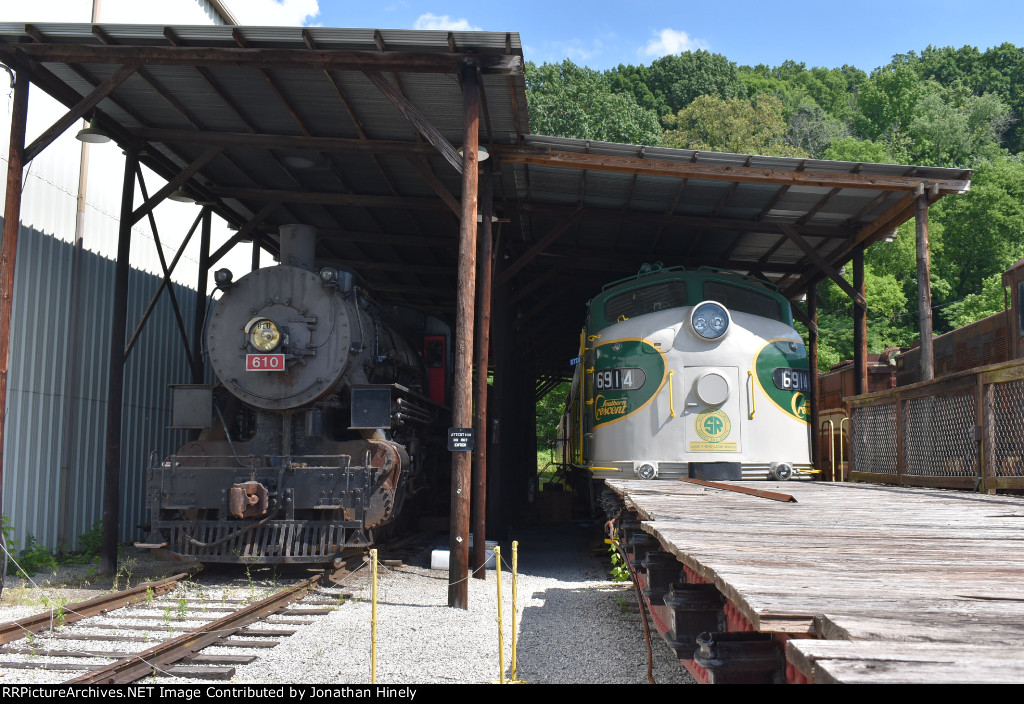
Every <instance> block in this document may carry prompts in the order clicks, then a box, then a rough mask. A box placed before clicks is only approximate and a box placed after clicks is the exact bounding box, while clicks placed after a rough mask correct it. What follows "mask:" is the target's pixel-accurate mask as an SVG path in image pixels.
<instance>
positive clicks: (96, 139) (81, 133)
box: [75, 117, 110, 144]
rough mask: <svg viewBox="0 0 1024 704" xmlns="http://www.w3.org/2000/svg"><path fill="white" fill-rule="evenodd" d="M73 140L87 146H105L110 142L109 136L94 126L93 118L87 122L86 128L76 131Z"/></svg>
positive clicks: (94, 119)
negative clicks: (87, 144) (86, 143)
mask: <svg viewBox="0 0 1024 704" xmlns="http://www.w3.org/2000/svg"><path fill="white" fill-rule="evenodd" d="M75 139H77V140H78V141H79V142H88V143H89V144H105V143H106V142H109V141H110V135H109V134H107V133H106V132H105V131H103V129H101V128H100V127H99V125H97V124H96V118H95V117H93V118H92V119H91V120H89V126H88V127H83V128H82V129H80V130H78V134H76V135H75Z"/></svg>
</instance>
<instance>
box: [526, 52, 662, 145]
mask: <svg viewBox="0 0 1024 704" xmlns="http://www.w3.org/2000/svg"><path fill="white" fill-rule="evenodd" d="M526 98H527V101H528V102H529V106H530V129H531V131H533V132H535V133H537V134H546V135H551V136H555V137H575V138H577V139H592V140H595V141H603V142H622V143H626V144H650V145H656V144H660V143H661V130H660V128H659V126H658V117H657V115H656V114H655V113H654V112H653V111H651V110H645V109H643V108H642V107H640V106H639V105H637V103H636V100H635V99H634V98H633V96H632V95H629V94H624V93H614V92H612V88H611V84H610V83H609V81H608V79H607V78H606V77H605V76H604V75H602V74H601V73H598V72H597V71H594V70H592V69H589V68H586V67H581V66H577V65H576V64H574V63H573V62H572V61H569V60H568V59H566V60H565V61H563V62H562V63H560V64H542V65H541V66H536V65H534V64H533V63H531V62H528V63H527V64H526Z"/></svg>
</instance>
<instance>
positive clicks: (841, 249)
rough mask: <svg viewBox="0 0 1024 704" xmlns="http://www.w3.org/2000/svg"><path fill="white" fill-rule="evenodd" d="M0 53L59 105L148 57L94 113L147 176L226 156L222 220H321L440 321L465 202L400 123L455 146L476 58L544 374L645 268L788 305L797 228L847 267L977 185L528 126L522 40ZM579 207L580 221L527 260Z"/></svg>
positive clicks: (61, 33) (235, 41) (434, 157)
mask: <svg viewBox="0 0 1024 704" xmlns="http://www.w3.org/2000/svg"><path fill="white" fill-rule="evenodd" d="M0 58H4V59H5V60H7V61H9V62H11V63H15V64H18V63H20V64H22V65H24V66H28V67H29V68H28V70H30V71H33V80H34V81H35V82H36V83H37V85H39V86H41V87H42V88H44V89H45V90H47V91H48V92H50V93H52V94H53V95H54V96H55V97H57V98H58V100H61V101H62V102H64V103H65V104H66V105H69V106H70V105H73V104H74V103H76V102H77V101H78V100H79V99H80V98H81V96H84V95H87V94H88V93H89V92H90V91H91V90H92V89H93V88H94V87H95V86H97V85H99V84H100V83H101V82H102V81H104V80H106V79H107V78H109V77H110V76H112V75H113V74H114V73H115V71H117V69H118V68H119V66H120V64H121V63H123V62H127V61H132V60H136V61H142V62H143V63H144V66H143V68H142V69H141V70H139V71H138V72H137V73H135V74H134V75H132V76H131V77H130V78H128V79H127V80H126V81H125V82H124V83H122V84H121V85H119V86H118V87H117V88H116V89H115V90H114V91H113V93H112V94H111V95H110V96H108V97H107V98H105V99H103V100H102V101H101V102H100V103H99V104H98V109H99V114H100V117H101V121H102V122H103V124H104V125H105V126H107V127H108V128H110V129H111V131H113V132H114V133H115V134H116V135H117V136H118V137H119V139H121V140H123V141H126V142H127V141H137V142H138V143H140V144H142V145H143V146H144V148H145V150H146V152H147V156H145V157H144V161H146V163H147V164H148V165H149V166H150V167H151V168H153V169H155V170H156V171H157V172H158V173H160V174H162V175H163V176H164V177H166V178H170V177H172V176H173V175H174V174H175V173H176V172H177V171H178V170H180V169H181V168H183V167H184V166H185V165H186V164H188V163H189V162H190V161H192V160H193V159H196V158H198V157H199V156H200V155H201V154H203V153H204V152H205V151H206V150H208V149H209V148H210V147H211V146H218V147H220V148H221V149H222V150H221V151H220V153H218V154H217V155H216V156H215V157H214V158H213V159H212V160H210V161H209V162H208V163H207V164H206V165H205V166H203V167H202V168H201V169H200V170H199V172H198V173H197V174H196V176H194V177H193V178H192V180H191V181H190V186H189V187H190V188H192V189H193V191H195V192H196V193H197V194H199V195H201V196H202V197H203V198H205V199H209V200H211V201H212V202H214V203H215V204H216V205H215V206H214V207H215V209H216V210H217V212H218V213H220V214H221V215H222V216H224V217H225V218H226V219H228V220H229V221H230V222H233V223H234V224H235V225H236V226H242V225H244V224H245V222H246V221H247V220H248V219H249V218H250V217H251V216H252V215H253V214H254V213H256V212H258V211H260V210H261V209H262V208H263V207H264V206H266V204H267V203H268V202H278V203H279V205H278V207H277V208H276V209H275V210H274V211H273V212H272V213H271V214H270V215H269V216H268V217H267V218H266V220H265V221H264V224H263V225H262V226H261V228H260V230H259V231H260V233H261V236H262V237H263V238H264V242H265V243H266V244H267V245H268V246H269V247H271V248H273V247H274V246H276V245H275V242H276V240H275V237H276V229H277V227H279V226H280V225H282V224H287V223H293V222H299V223H308V224H313V225H315V226H317V227H318V228H320V230H321V238H320V244H319V247H320V249H319V254H320V256H322V257H324V258H329V259H331V260H332V261H339V262H346V263H348V264H350V266H351V267H352V268H353V269H355V270H357V271H360V272H361V273H362V274H363V276H364V278H365V279H366V280H367V282H368V283H369V284H370V286H371V287H375V288H376V289H377V291H378V294H379V297H380V298H381V299H382V300H383V301H385V302H394V303H405V304H409V305H415V306H417V307H420V308H426V309H430V310H431V311H432V312H435V313H438V314H440V315H442V316H444V315H447V316H449V318H450V317H451V315H452V313H453V308H454V297H455V289H456V282H457V272H456V260H457V252H456V241H457V233H458V221H457V217H456V216H455V214H454V213H452V211H451V210H450V209H449V208H448V207H447V206H446V205H445V204H444V202H443V201H442V200H441V198H440V197H439V196H438V193H437V190H438V189H443V190H445V191H447V193H448V194H449V195H450V196H451V197H453V198H455V199H458V198H459V197H460V194H461V176H460V174H459V173H458V172H457V171H456V170H455V169H454V168H452V167H451V166H450V165H449V164H448V162H447V161H446V160H445V159H444V158H443V157H442V156H441V155H440V153H439V152H438V150H437V149H436V148H435V147H434V146H431V145H430V144H429V140H428V139H425V138H424V136H423V135H421V134H420V132H419V130H418V129H417V128H416V127H415V126H414V125H413V123H412V122H411V121H410V119H408V118H407V115H406V114H405V113H406V112H409V111H412V112H415V113H417V114H418V115H419V117H420V118H421V119H422V120H424V121H425V122H427V123H429V125H431V126H432V127H433V128H435V129H436V130H437V131H438V132H439V134H440V135H441V136H442V137H443V139H444V140H447V141H448V142H449V143H450V145H451V146H454V147H457V146H459V144H460V143H461V141H462V139H463V113H462V109H463V106H462V101H463V96H462V87H461V84H460V78H461V67H462V66H463V62H464V61H465V60H467V59H473V60H474V61H476V62H477V65H479V66H480V67H481V70H480V72H479V82H480V85H481V100H482V102H481V117H480V140H481V144H482V145H483V146H485V147H487V148H488V149H489V150H490V152H491V154H492V155H493V160H492V161H491V162H490V163H491V165H492V166H493V167H494V176H493V179H494V180H493V183H494V188H495V207H496V211H497V214H498V215H499V216H500V218H501V219H502V220H503V222H502V224H501V227H502V228H503V236H502V242H503V243H504V244H505V245H506V246H507V250H506V252H505V255H507V257H508V261H513V262H514V261H516V260H517V259H519V258H521V257H525V258H526V259H528V261H527V262H526V263H525V265H524V266H522V267H521V268H520V269H519V270H518V272H517V273H516V274H515V276H514V277H512V278H511V280H510V281H509V285H510V286H512V287H513V289H514V290H521V291H523V293H522V294H521V295H519V296H518V297H515V296H514V298H515V301H516V304H517V305H518V306H520V307H521V309H522V310H523V311H530V310H543V311H544V316H545V317H546V318H548V319H550V320H555V321H558V319H559V316H560V317H561V321H559V322H555V323H554V324H552V323H551V322H550V320H549V321H547V322H546V323H545V325H547V326H548V327H543V328H536V329H531V331H530V332H531V334H533V335H534V336H535V337H537V338H539V339H544V340H545V341H546V342H545V344H543V345H537V346H535V347H536V349H535V352H536V353H537V355H538V360H537V363H538V364H539V365H540V367H541V368H545V367H548V368H553V366H552V365H556V364H557V365H558V366H559V368H562V364H563V361H564V359H565V358H568V357H571V356H572V354H574V345H575V341H574V339H573V336H572V335H571V334H570V333H568V332H566V330H568V329H569V328H571V327H573V326H574V325H575V323H576V322H577V318H578V317H579V316H581V315H582V312H583V308H582V304H583V302H585V301H586V300H587V299H588V298H589V297H590V296H591V295H592V294H593V293H594V291H596V290H598V289H599V288H600V285H601V284H602V283H604V282H606V281H608V280H610V279H614V278H618V277H620V276H622V275H625V274H631V273H635V271H636V270H637V269H638V267H639V265H640V264H641V263H643V262H646V261H654V260H661V261H663V262H664V263H665V264H666V265H688V266H698V265H703V264H709V265H714V266H720V267H724V268H733V269H738V270H741V271H744V272H753V273H755V274H757V275H760V276H764V277H766V278H768V279H769V280H772V281H773V282H776V283H778V284H780V285H781V286H782V287H784V288H785V289H787V290H788V291H789V292H790V293H791V294H792V295H795V293H798V292H799V291H800V289H801V287H803V288H805V287H806V285H807V284H808V282H809V281H810V279H811V278H812V277H814V276H815V275H820V273H818V272H817V270H816V269H815V266H814V265H813V263H812V261H811V259H809V258H808V256H807V254H805V252H804V250H803V249H802V248H801V247H799V246H797V244H796V243H795V241H793V240H792V235H790V234H787V233H789V232H792V233H796V235H797V236H798V237H800V238H802V240H803V241H804V242H805V243H806V244H808V245H810V246H812V247H814V248H815V249H816V250H817V251H818V253H819V254H821V255H822V256H823V257H824V258H825V259H826V260H828V261H829V262H831V263H832V264H833V265H834V266H836V267H838V265H839V264H841V263H842V262H843V261H844V260H845V259H846V258H848V257H849V252H850V250H851V248H852V247H853V245H854V244H855V243H857V242H858V241H859V239H865V238H866V241H868V242H870V241H871V240H872V239H874V238H878V237H881V236H882V235H883V234H888V232H891V230H892V228H893V227H895V226H896V225H898V224H899V223H900V222H903V221H904V220H906V219H907V218H909V217H910V212H911V211H912V208H910V206H909V205H908V204H909V203H910V201H909V200H908V198H909V197H911V195H912V191H913V189H914V188H915V187H917V186H918V185H923V186H927V187H928V188H931V187H932V186H935V187H936V188H937V189H938V190H937V191H936V196H935V197H938V196H941V195H943V194H945V193H950V192H956V191H957V190H960V189H962V188H963V187H965V186H966V184H967V182H968V179H969V178H970V172H969V171H963V170H959V169H939V168H931V167H919V166H907V165H892V164H859V163H849V162H829V161H821V160H812V159H788V158H782V157H766V156H757V155H746V154H723V153H713V152H697V151H693V150H686V149H667V148H662V147H648V146H639V145H628V144H610V143H603V142H588V141H582V140H573V139H564V138H556V137H546V136H541V135H532V134H530V133H529V125H528V109H527V104H526V92H525V80H524V76H523V73H522V68H523V63H522V62H523V56H522V46H521V44H520V40H519V36H518V34H516V33H514V32H510V33H503V32H451V33H449V32H435V31H411V30H373V29H337V28H326V27H310V28H296V27H230V26H194V27H193V26H174V27H163V26H147V25H97V26H95V27H94V26H92V25H72V24H45V25H43V24H41V25H37V26H30V25H24V24H0ZM29 58H31V59H33V60H34V61H37V62H39V65H41V66H42V67H43V68H44V69H45V71H38V70H36V69H34V68H32V67H31V66H29V64H28V63H27V62H26V60H27V59H29ZM186 59H187V60H186ZM378 76H382V77H384V80H385V81H387V82H388V83H389V84H390V85H391V87H392V90H394V91H396V92H397V93H399V94H400V95H401V96H402V99H403V100H404V101H405V106H403V108H402V109H400V108H399V107H398V106H396V104H395V103H394V102H393V101H392V100H391V99H389V98H388V97H387V96H385V94H384V93H383V92H382V90H381V88H380V87H378V85H377V84H376V83H375V80H378V81H379V78H378ZM578 208H581V209H582V217H580V218H579V220H578V221H577V222H576V223H575V224H574V225H573V226H572V227H568V228H564V232H561V233H560V234H559V235H558V236H557V237H554V238H553V239H551V241H550V242H547V244H546V245H545V246H544V247H543V251H542V252H540V253H537V252H535V248H536V247H537V244H538V242H541V241H542V240H545V238H546V237H548V235H549V234H550V233H552V232H555V231H556V228H559V227H561V226H562V225H563V224H564V223H565V221H566V219H567V218H568V217H570V216H572V215H573V214H574V212H575V211H576V210H577V209H578ZM908 209H909V210H908ZM783 226H785V228H784V227H783ZM549 239H550V238H549ZM538 277H544V280H545V281H551V283H552V284H553V285H554V284H557V286H556V288H557V290H558V291H559V293H558V300H557V304H558V305H557V306H555V307H554V308H552V306H551V305H545V297H547V296H550V295H551V290H552V287H551V286H530V282H531V281H533V280H536V279H538ZM565 318H568V320H569V322H570V323H571V325H569V326H566V325H564V322H565V320H564V319H565ZM532 322H533V321H532V320H531V319H530V316H529V315H527V316H526V322H525V325H526V326H527V327H529V326H530V325H531V324H532Z"/></svg>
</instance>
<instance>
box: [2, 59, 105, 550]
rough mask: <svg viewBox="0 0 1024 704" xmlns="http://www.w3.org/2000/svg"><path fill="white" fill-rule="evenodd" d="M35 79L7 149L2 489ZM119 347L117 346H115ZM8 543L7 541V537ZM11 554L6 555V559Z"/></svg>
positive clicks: (23, 87) (18, 86)
mask: <svg viewBox="0 0 1024 704" xmlns="http://www.w3.org/2000/svg"><path fill="white" fill-rule="evenodd" d="M31 85H32V82H31V81H30V80H29V73H28V71H26V70H24V69H20V70H18V72H17V75H16V77H15V79H14V100H13V105H12V106H11V132H10V135H11V137H10V142H9V144H8V151H7V155H8V157H7V182H6V186H7V190H6V192H5V195H4V224H3V237H2V239H0V489H2V487H3V469H4V452H3V450H4V444H5V437H6V433H7V386H8V385H7V377H8V373H9V372H10V364H11V354H10V352H11V315H12V312H13V305H14V272H15V260H16V258H17V253H18V233H19V231H20V230H21V199H22V177H23V172H24V165H25V161H24V159H23V156H24V153H25V130H26V125H27V123H28V94H29V87H30V86H31ZM115 349H116V348H115ZM5 543H6V541H5ZM6 558H7V556H6V555H4V559H6Z"/></svg>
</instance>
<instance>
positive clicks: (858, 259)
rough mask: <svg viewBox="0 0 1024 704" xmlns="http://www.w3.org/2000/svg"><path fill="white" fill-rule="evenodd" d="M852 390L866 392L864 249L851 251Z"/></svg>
mask: <svg viewBox="0 0 1024 704" xmlns="http://www.w3.org/2000/svg"><path fill="white" fill-rule="evenodd" d="M853 290H854V291H856V292H857V297H858V299H859V300H857V301H855V302H854V304H853V388H854V393H856V394H857V395H858V396H859V395H861V394H866V393H867V392H868V309H867V306H866V305H864V304H863V303H862V302H861V301H863V300H864V293H865V289H864V247H863V246H860V247H857V248H855V249H854V250H853Z"/></svg>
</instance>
